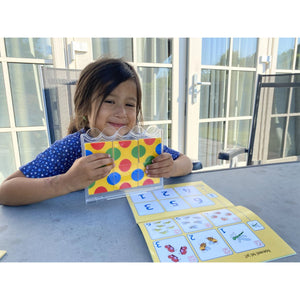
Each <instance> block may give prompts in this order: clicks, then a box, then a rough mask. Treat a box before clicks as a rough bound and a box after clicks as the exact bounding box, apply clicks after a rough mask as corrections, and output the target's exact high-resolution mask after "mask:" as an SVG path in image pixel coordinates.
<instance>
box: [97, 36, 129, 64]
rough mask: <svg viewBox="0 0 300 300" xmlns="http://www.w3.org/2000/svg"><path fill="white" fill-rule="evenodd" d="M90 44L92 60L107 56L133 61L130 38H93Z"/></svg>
mask: <svg viewBox="0 0 300 300" xmlns="http://www.w3.org/2000/svg"><path fill="white" fill-rule="evenodd" d="M92 44H93V59H97V58H99V57H101V56H108V57H113V58H124V59H125V60H126V61H133V59H132V39H131V38H93V39H92Z"/></svg>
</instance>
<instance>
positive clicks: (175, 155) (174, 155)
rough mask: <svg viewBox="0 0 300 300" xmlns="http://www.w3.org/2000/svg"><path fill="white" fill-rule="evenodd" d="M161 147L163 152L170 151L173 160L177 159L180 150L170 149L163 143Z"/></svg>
mask: <svg viewBox="0 0 300 300" xmlns="http://www.w3.org/2000/svg"><path fill="white" fill-rule="evenodd" d="M163 148H164V150H163V152H166V153H170V154H171V155H172V158H173V160H175V159H177V158H178V157H179V156H180V152H178V151H176V150H174V149H171V148H169V147H168V146H166V145H164V147H163Z"/></svg>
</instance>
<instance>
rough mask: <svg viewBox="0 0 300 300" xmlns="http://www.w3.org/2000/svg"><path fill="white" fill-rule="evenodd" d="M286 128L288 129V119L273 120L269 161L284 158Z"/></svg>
mask: <svg viewBox="0 0 300 300" xmlns="http://www.w3.org/2000/svg"><path fill="white" fill-rule="evenodd" d="M285 127H286V117H273V118H271V128H270V139H269V148H268V159H275V158H282V157H283V143H284V131H285Z"/></svg>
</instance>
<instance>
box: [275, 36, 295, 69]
mask: <svg viewBox="0 0 300 300" xmlns="http://www.w3.org/2000/svg"><path fill="white" fill-rule="evenodd" d="M294 45H295V39H294V38H280V39H279V44H278V53H277V69H290V70H291V69H292V64H293V55H294Z"/></svg>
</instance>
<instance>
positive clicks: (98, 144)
mask: <svg viewBox="0 0 300 300" xmlns="http://www.w3.org/2000/svg"><path fill="white" fill-rule="evenodd" d="M104 145H105V143H92V144H91V146H92V147H93V148H94V149H95V150H101V149H102V148H103V147H104Z"/></svg>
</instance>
